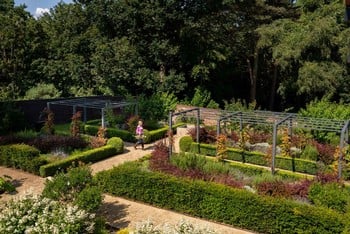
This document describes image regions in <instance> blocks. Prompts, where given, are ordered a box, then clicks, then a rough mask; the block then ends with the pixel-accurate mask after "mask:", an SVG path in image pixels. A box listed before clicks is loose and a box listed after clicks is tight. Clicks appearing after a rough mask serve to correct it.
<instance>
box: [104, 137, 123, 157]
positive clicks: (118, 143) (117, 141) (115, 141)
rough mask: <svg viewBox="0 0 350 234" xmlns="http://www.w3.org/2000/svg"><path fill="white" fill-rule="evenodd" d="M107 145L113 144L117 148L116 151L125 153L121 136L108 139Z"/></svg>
mask: <svg viewBox="0 0 350 234" xmlns="http://www.w3.org/2000/svg"><path fill="white" fill-rule="evenodd" d="M107 145H110V146H113V147H115V149H116V152H117V153H118V154H119V153H123V151H124V142H123V140H122V139H121V138H119V137H112V138H109V139H108V140H107Z"/></svg>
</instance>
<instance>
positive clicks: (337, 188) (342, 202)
mask: <svg viewBox="0 0 350 234" xmlns="http://www.w3.org/2000/svg"><path fill="white" fill-rule="evenodd" d="M308 198H309V199H310V201H311V202H312V203H314V204H315V205H317V206H323V207H327V208H331V209H334V210H337V211H339V212H342V213H345V212H346V211H347V210H346V209H347V206H348V205H349V204H350V193H349V191H348V190H346V189H345V188H344V187H342V186H341V185H340V184H339V183H327V184H321V183H313V184H312V185H311V187H310V189H309V195H308Z"/></svg>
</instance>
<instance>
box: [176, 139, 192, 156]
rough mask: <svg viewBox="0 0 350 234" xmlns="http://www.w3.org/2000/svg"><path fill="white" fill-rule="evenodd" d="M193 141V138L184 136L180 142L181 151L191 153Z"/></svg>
mask: <svg viewBox="0 0 350 234" xmlns="http://www.w3.org/2000/svg"><path fill="white" fill-rule="evenodd" d="M192 142H193V140H192V137H191V136H183V137H181V139H180V141H179V146H180V150H181V151H183V152H189V151H190V148H191V144H192Z"/></svg>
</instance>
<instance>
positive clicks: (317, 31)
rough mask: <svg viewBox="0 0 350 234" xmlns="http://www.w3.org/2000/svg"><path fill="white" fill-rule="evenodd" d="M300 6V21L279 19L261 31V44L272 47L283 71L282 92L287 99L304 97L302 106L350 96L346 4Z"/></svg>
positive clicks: (304, 3) (306, 3)
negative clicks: (349, 94) (345, 20)
mask: <svg viewBox="0 0 350 234" xmlns="http://www.w3.org/2000/svg"><path fill="white" fill-rule="evenodd" d="M298 5H299V7H300V9H301V16H300V18H299V19H298V20H295V21H294V20H292V19H284V20H276V21H274V22H273V23H272V24H271V25H267V26H263V27H261V28H260V29H259V30H258V32H259V34H260V40H259V47H260V48H261V49H264V50H265V51H266V49H269V50H270V53H271V56H272V63H273V64H274V65H275V67H277V68H278V70H279V71H278V75H279V76H280V77H281V80H280V81H279V87H278V93H279V94H280V95H281V96H282V97H283V98H284V99H285V100H291V99H292V98H297V99H299V100H302V103H301V105H303V104H305V103H307V102H309V101H310V100H313V99H314V98H315V97H319V98H321V97H324V96H325V97H327V98H328V99H339V97H346V96H348V94H347V93H344V90H349V83H350V82H349V75H348V73H347V65H346V56H345V54H346V52H345V51H349V48H347V47H348V45H347V46H345V43H344V41H342V39H344V36H343V35H344V34H343V30H346V29H345V25H344V22H343V20H342V18H343V6H342V4H340V3H339V2H338V1H306V0H300V1H298ZM346 31H347V30H346ZM347 32H348V31H347ZM346 40H347V39H345V41H346ZM293 104H297V105H299V106H300V104H299V103H291V104H290V105H293Z"/></svg>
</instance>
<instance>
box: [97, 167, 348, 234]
mask: <svg viewBox="0 0 350 234" xmlns="http://www.w3.org/2000/svg"><path fill="white" fill-rule="evenodd" d="M94 179H95V181H96V183H98V184H99V186H101V188H102V189H103V190H104V192H107V193H110V194H113V195H116V196H123V197H127V198H129V199H135V200H137V201H142V202H146V203H149V204H152V205H156V206H160V207H163V208H167V209H172V210H175V211H178V212H181V213H186V214H189V215H194V216H197V217H200V218H205V219H208V220H214V221H216V222H220V223H226V224H229V225H233V226H235V227H240V228H245V229H249V230H253V231H256V232H259V233H288V234H289V233H332V234H333V233H342V232H344V231H345V230H346V228H347V225H348V222H347V221H346V217H344V215H341V214H339V213H337V212H335V211H333V210H331V209H327V208H321V207H314V206H311V205H308V204H302V203H300V202H294V201H291V200H286V199H282V198H272V197H267V196H259V195H257V194H253V193H251V192H248V191H246V190H240V189H234V188H230V187H227V186H224V185H220V184H214V183H210V182H203V181H197V180H189V179H183V178H176V177H173V176H170V175H165V174H162V173H156V172H151V171H147V170H144V169H143V168H142V164H141V163H136V162H131V163H130V162H129V163H125V164H123V165H121V166H118V167H115V168H113V169H111V170H108V171H103V172H99V173H98V174H97V175H96V176H95V177H94Z"/></svg>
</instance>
